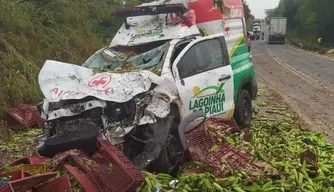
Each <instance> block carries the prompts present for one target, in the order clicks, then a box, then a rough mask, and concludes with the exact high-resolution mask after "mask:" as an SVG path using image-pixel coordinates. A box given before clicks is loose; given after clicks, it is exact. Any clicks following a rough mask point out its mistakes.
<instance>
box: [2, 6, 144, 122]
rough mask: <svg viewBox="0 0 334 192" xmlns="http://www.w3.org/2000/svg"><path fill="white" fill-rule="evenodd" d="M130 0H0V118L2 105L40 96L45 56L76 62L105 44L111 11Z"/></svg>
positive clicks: (112, 26) (114, 21) (114, 26)
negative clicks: (40, 78)
mask: <svg viewBox="0 0 334 192" xmlns="http://www.w3.org/2000/svg"><path fill="white" fill-rule="evenodd" d="M138 3H141V2H137V1H135V0H124V1H119V0H76V1H70V0H26V1H22V0H21V1H14V0H0V119H1V117H2V116H3V114H4V112H5V109H6V108H8V107H16V106H20V105H21V104H23V103H36V102H39V101H40V100H41V99H42V94H41V92H40V89H39V86H38V72H39V69H40V67H41V66H42V65H43V63H44V62H45V60H46V59H52V60H59V61H63V62H68V63H75V64H82V63H83V62H84V61H85V60H86V59H87V58H88V57H89V56H90V55H92V54H93V53H94V52H95V51H96V50H98V49H100V48H101V47H103V46H104V45H107V44H109V43H110V41H111V39H112V37H113V35H114V34H115V33H116V32H117V30H118V29H119V27H120V25H121V24H122V20H121V19H119V18H115V17H114V16H113V10H114V9H115V8H118V7H121V6H127V5H129V4H138Z"/></svg>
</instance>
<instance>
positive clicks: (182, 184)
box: [170, 173, 228, 192]
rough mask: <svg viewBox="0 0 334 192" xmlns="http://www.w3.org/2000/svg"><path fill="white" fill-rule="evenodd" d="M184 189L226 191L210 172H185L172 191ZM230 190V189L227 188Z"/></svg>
mask: <svg viewBox="0 0 334 192" xmlns="http://www.w3.org/2000/svg"><path fill="white" fill-rule="evenodd" d="M172 191H175V192H178V191H182V192H190V191H208V192H215V191H218V192H224V188H223V187H222V186H221V185H220V184H218V183H217V182H215V181H214V180H213V177H212V176H211V174H209V173H200V174H183V175H182V176H181V177H180V178H179V182H178V184H177V185H176V187H175V188H173V189H172V190H170V192H172ZM227 191H228V190H227Z"/></svg>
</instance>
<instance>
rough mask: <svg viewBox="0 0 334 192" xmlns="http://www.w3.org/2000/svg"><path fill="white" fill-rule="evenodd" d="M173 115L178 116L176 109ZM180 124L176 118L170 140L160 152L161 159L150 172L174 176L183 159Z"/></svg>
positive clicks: (153, 164)
mask: <svg viewBox="0 0 334 192" xmlns="http://www.w3.org/2000/svg"><path fill="white" fill-rule="evenodd" d="M171 115H174V116H175V115H176V111H175V108H174V109H171ZM179 124H180V119H179V118H176V119H175V120H174V122H173V125H172V127H171V131H170V133H169V135H168V139H167V141H166V143H165V145H164V146H163V148H162V150H161V152H160V156H159V158H158V159H156V160H155V161H153V162H152V163H151V165H150V166H149V170H150V171H153V172H158V173H172V174H173V172H174V171H175V169H176V168H177V165H178V163H179V162H180V161H181V159H182V157H183V147H182V143H181V140H180V136H179V134H178V125H179ZM171 168H172V169H171Z"/></svg>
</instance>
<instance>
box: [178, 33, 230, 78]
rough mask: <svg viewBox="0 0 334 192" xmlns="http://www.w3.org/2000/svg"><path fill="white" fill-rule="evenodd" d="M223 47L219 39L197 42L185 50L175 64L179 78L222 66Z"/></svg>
mask: <svg viewBox="0 0 334 192" xmlns="http://www.w3.org/2000/svg"><path fill="white" fill-rule="evenodd" d="M224 64H225V62H224V57H223V48H222V44H221V41H220V40H219V39H210V40H206V41H202V42H199V43H197V44H195V45H194V46H193V47H191V48H190V49H189V51H187V53H186V54H184V56H183V57H182V58H181V59H180V61H179V63H178V64H177V68H178V71H179V76H180V78H181V79H182V78H186V77H189V76H192V75H195V74H198V73H202V72H205V71H208V70H212V69H215V68H219V67H222V66H224Z"/></svg>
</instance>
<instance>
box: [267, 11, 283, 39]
mask: <svg viewBox="0 0 334 192" xmlns="http://www.w3.org/2000/svg"><path fill="white" fill-rule="evenodd" d="M286 24H287V18H286V17H272V18H270V26H269V39H268V43H269V44H272V43H279V44H284V43H285V38H286Z"/></svg>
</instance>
